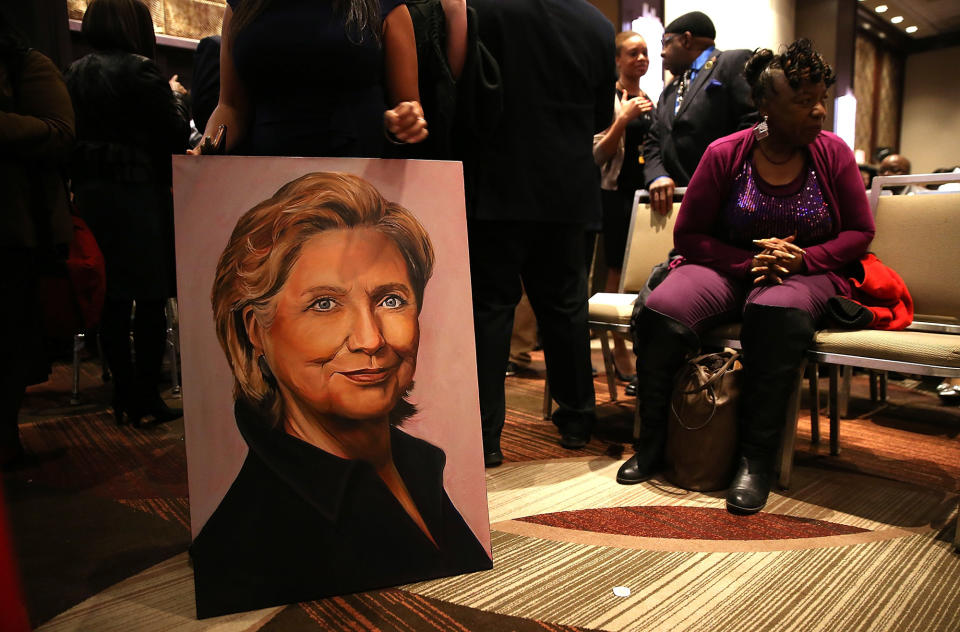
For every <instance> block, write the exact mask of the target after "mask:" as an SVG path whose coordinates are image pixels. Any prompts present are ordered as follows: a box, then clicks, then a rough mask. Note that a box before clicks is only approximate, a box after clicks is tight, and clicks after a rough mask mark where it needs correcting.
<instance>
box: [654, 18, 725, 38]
mask: <svg viewBox="0 0 960 632" xmlns="http://www.w3.org/2000/svg"><path fill="white" fill-rule="evenodd" d="M687 31H690V34H691V35H693V36H695V37H707V38H710V39H716V37H717V29H716V27H714V26H713V20H711V19H710V18H708V17H707V14H706V13H701V12H699V11H691V12H690V13H684V14H683V15H681V16H680V17H678V18H677V19H676V20H674V21H673V22H671V23H670V24H668V25H667V28H665V29H663V32H664V33H685V32H687Z"/></svg>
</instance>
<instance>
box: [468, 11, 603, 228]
mask: <svg viewBox="0 0 960 632" xmlns="http://www.w3.org/2000/svg"><path fill="white" fill-rule="evenodd" d="M468 3H469V5H470V6H471V7H473V8H474V9H475V10H476V12H477V16H478V26H479V32H480V39H481V40H482V41H483V44H484V45H485V46H486V48H487V49H488V50H489V51H490V53H491V54H492V55H493V57H494V58H495V59H496V60H497V62H498V63H499V65H500V72H501V81H502V85H503V113H502V116H501V118H500V121H499V124H498V125H497V126H496V128H495V129H494V130H493V131H492V132H491V133H487V134H483V135H482V136H478V137H476V138H475V139H473V142H472V143H471V146H470V147H469V148H467V150H466V151H465V155H464V171H465V179H466V186H467V212H468V215H469V216H471V217H473V218H476V219H485V220H510V221H545V222H560V223H585V222H588V221H593V220H596V219H598V218H599V217H600V178H599V171H598V169H597V167H596V165H595V164H594V162H593V135H594V133H596V132H598V131H601V130H604V129H606V128H607V127H608V126H609V125H610V121H611V120H612V118H613V99H611V98H610V86H612V85H613V83H614V81H615V80H616V76H615V71H614V63H613V60H614V56H615V51H614V46H613V38H614V32H613V26H612V25H611V24H610V22H609V21H608V20H607V19H606V18H605V17H604V16H603V14H601V13H600V12H599V11H598V10H597V9H595V8H594V7H593V6H591V5H590V4H588V3H587V2H585V0H468Z"/></svg>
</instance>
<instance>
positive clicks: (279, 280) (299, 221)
mask: <svg viewBox="0 0 960 632" xmlns="http://www.w3.org/2000/svg"><path fill="white" fill-rule="evenodd" d="M346 228H372V229H374V230H377V231H379V232H380V233H382V234H384V235H385V236H387V237H389V238H390V239H391V240H392V241H393V242H394V243H395V244H396V246H397V248H398V249H399V250H400V254H401V255H402V256H403V259H404V261H405V263H406V265H407V272H408V273H409V275H410V282H411V284H412V286H413V291H414V294H415V296H416V300H417V312H418V313H419V311H420V308H421V307H422V305H423V292H424V289H425V288H426V286H427V281H429V280H430V276H431V274H432V273H433V264H434V254H433V245H432V243H431V242H430V236H429V235H428V234H427V231H426V230H425V229H424V228H423V226H422V225H421V224H420V222H419V221H417V219H416V218H415V217H414V216H413V214H412V213H410V211H408V210H407V209H405V208H403V207H402V206H400V205H399V204H395V203H393V202H389V201H387V200H385V199H384V198H383V196H382V195H380V192H379V191H377V189H375V188H374V187H373V185H371V184H370V183H369V182H367V181H366V180H364V179H363V178H360V177H358V176H354V175H350V174H345V173H310V174H307V175H305V176H302V177H300V178H297V179H296V180H293V181H292V182H288V183H287V184H285V185H283V186H282V187H281V188H280V189H279V190H278V191H277V192H276V193H274V194H273V196H272V197H271V198H270V199H268V200H264V201H263V202H260V203H259V204H257V205H256V206H254V207H253V208H252V209H250V210H249V211H247V212H246V213H244V214H243V216H242V217H241V218H240V219H239V220H238V221H237V225H236V227H234V229H233V234H232V235H231V236H230V240H229V241H228V242H227V246H226V248H224V250H223V254H221V255H220V261H219V263H218V264H217V274H216V278H215V280H214V282H213V289H212V291H211V295H210V301H211V303H212V306H213V318H214V323H215V325H216V329H217V338H218V340H219V341H220V346H221V347H223V351H224V353H225V354H226V356H227V361H228V362H229V363H230V368H231V369H232V370H233V375H234V379H235V381H234V397H235V398H236V399H244V400H246V401H247V402H249V403H250V404H252V405H253V406H254V407H256V408H258V409H260V410H261V411H262V412H263V413H265V415H266V416H267V418H268V419H269V421H270V422H271V424H273V425H276V424H278V423H279V422H280V420H281V418H282V416H283V408H282V406H283V405H282V401H281V398H280V397H279V396H278V393H277V389H276V387H275V386H274V385H272V384H271V383H270V382H269V381H268V380H267V379H266V378H265V377H264V375H263V373H262V372H261V370H260V366H259V363H258V357H257V355H256V351H255V349H254V348H253V344H252V343H251V342H250V339H249V337H248V336H247V330H246V326H245V323H244V319H243V313H244V311H245V310H246V309H247V307H251V308H252V309H253V313H254V316H255V318H256V319H257V321H258V322H259V323H260V324H261V326H263V327H264V329H269V327H270V323H271V322H272V321H273V317H274V315H275V313H276V303H275V301H274V298H275V297H276V295H277V294H278V293H279V292H280V290H281V289H283V286H284V284H285V283H286V282H287V279H288V278H289V276H290V271H291V270H292V269H293V266H294V264H296V262H297V259H298V258H299V256H300V249H301V247H302V246H303V244H304V243H305V242H306V241H307V240H308V239H310V237H312V236H314V235H317V234H319V233H322V232H324V231H327V230H338V229H346ZM395 412H396V414H391V421H392V422H394V423H399V422H400V421H402V419H404V418H406V417H409V416H410V415H412V414H413V412H414V409H413V407H412V405H411V404H409V403H408V402H406V401H405V400H401V403H400V404H398V410H397V411H395ZM398 415H399V419H397V418H396V417H397V416H398Z"/></svg>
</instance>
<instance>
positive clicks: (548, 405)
mask: <svg viewBox="0 0 960 632" xmlns="http://www.w3.org/2000/svg"><path fill="white" fill-rule="evenodd" d="M551 417H553V401H551V399H550V379H549V378H547V379H544V380H543V418H544V419H550V418H551Z"/></svg>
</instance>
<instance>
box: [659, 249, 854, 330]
mask: <svg viewBox="0 0 960 632" xmlns="http://www.w3.org/2000/svg"><path fill="white" fill-rule="evenodd" d="M848 293H849V292H843V291H841V290H839V289H838V288H837V287H836V286H835V285H834V282H833V280H832V279H831V277H830V275H827V274H794V275H790V276H788V277H787V278H786V279H784V282H783V285H762V286H754V285H753V284H752V279H749V278H748V279H735V278H733V277H730V276H727V275H725V274H722V273H720V272H717V271H716V270H714V269H713V268H708V267H706V266H701V265H697V264H685V265H682V266H680V267H678V268H677V269H675V270H673V271H672V272H671V273H670V274H669V275H668V276H667V278H666V279H664V280H663V282H662V283H661V284H660V285H658V286H657V287H656V289H655V290H653V292H651V294H650V296H649V297H647V302H646V307H647V309H651V310H653V311H655V312H658V313H660V314H663V315H664V316H668V317H670V318H672V319H674V320H676V321H678V322H680V323H682V324H684V325H686V326H687V327H689V328H690V329H692V330H693V331H695V332H697V333H700V332H702V331H704V330H707V329H709V328H711V327H713V326H715V325H719V324H722V323H725V322H732V321H737V320H740V318H741V316H742V315H743V309H744V307H746V305H747V304H749V303H755V304H757V305H769V306H772V307H793V308H796V309H802V310H805V311H806V312H807V313H809V314H810V315H811V316H812V317H813V320H814V322H816V321H818V320H819V319H820V316H821V315H822V314H823V312H824V309H825V308H826V305H827V299H829V298H830V297H831V296H836V295H837V294H848Z"/></svg>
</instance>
